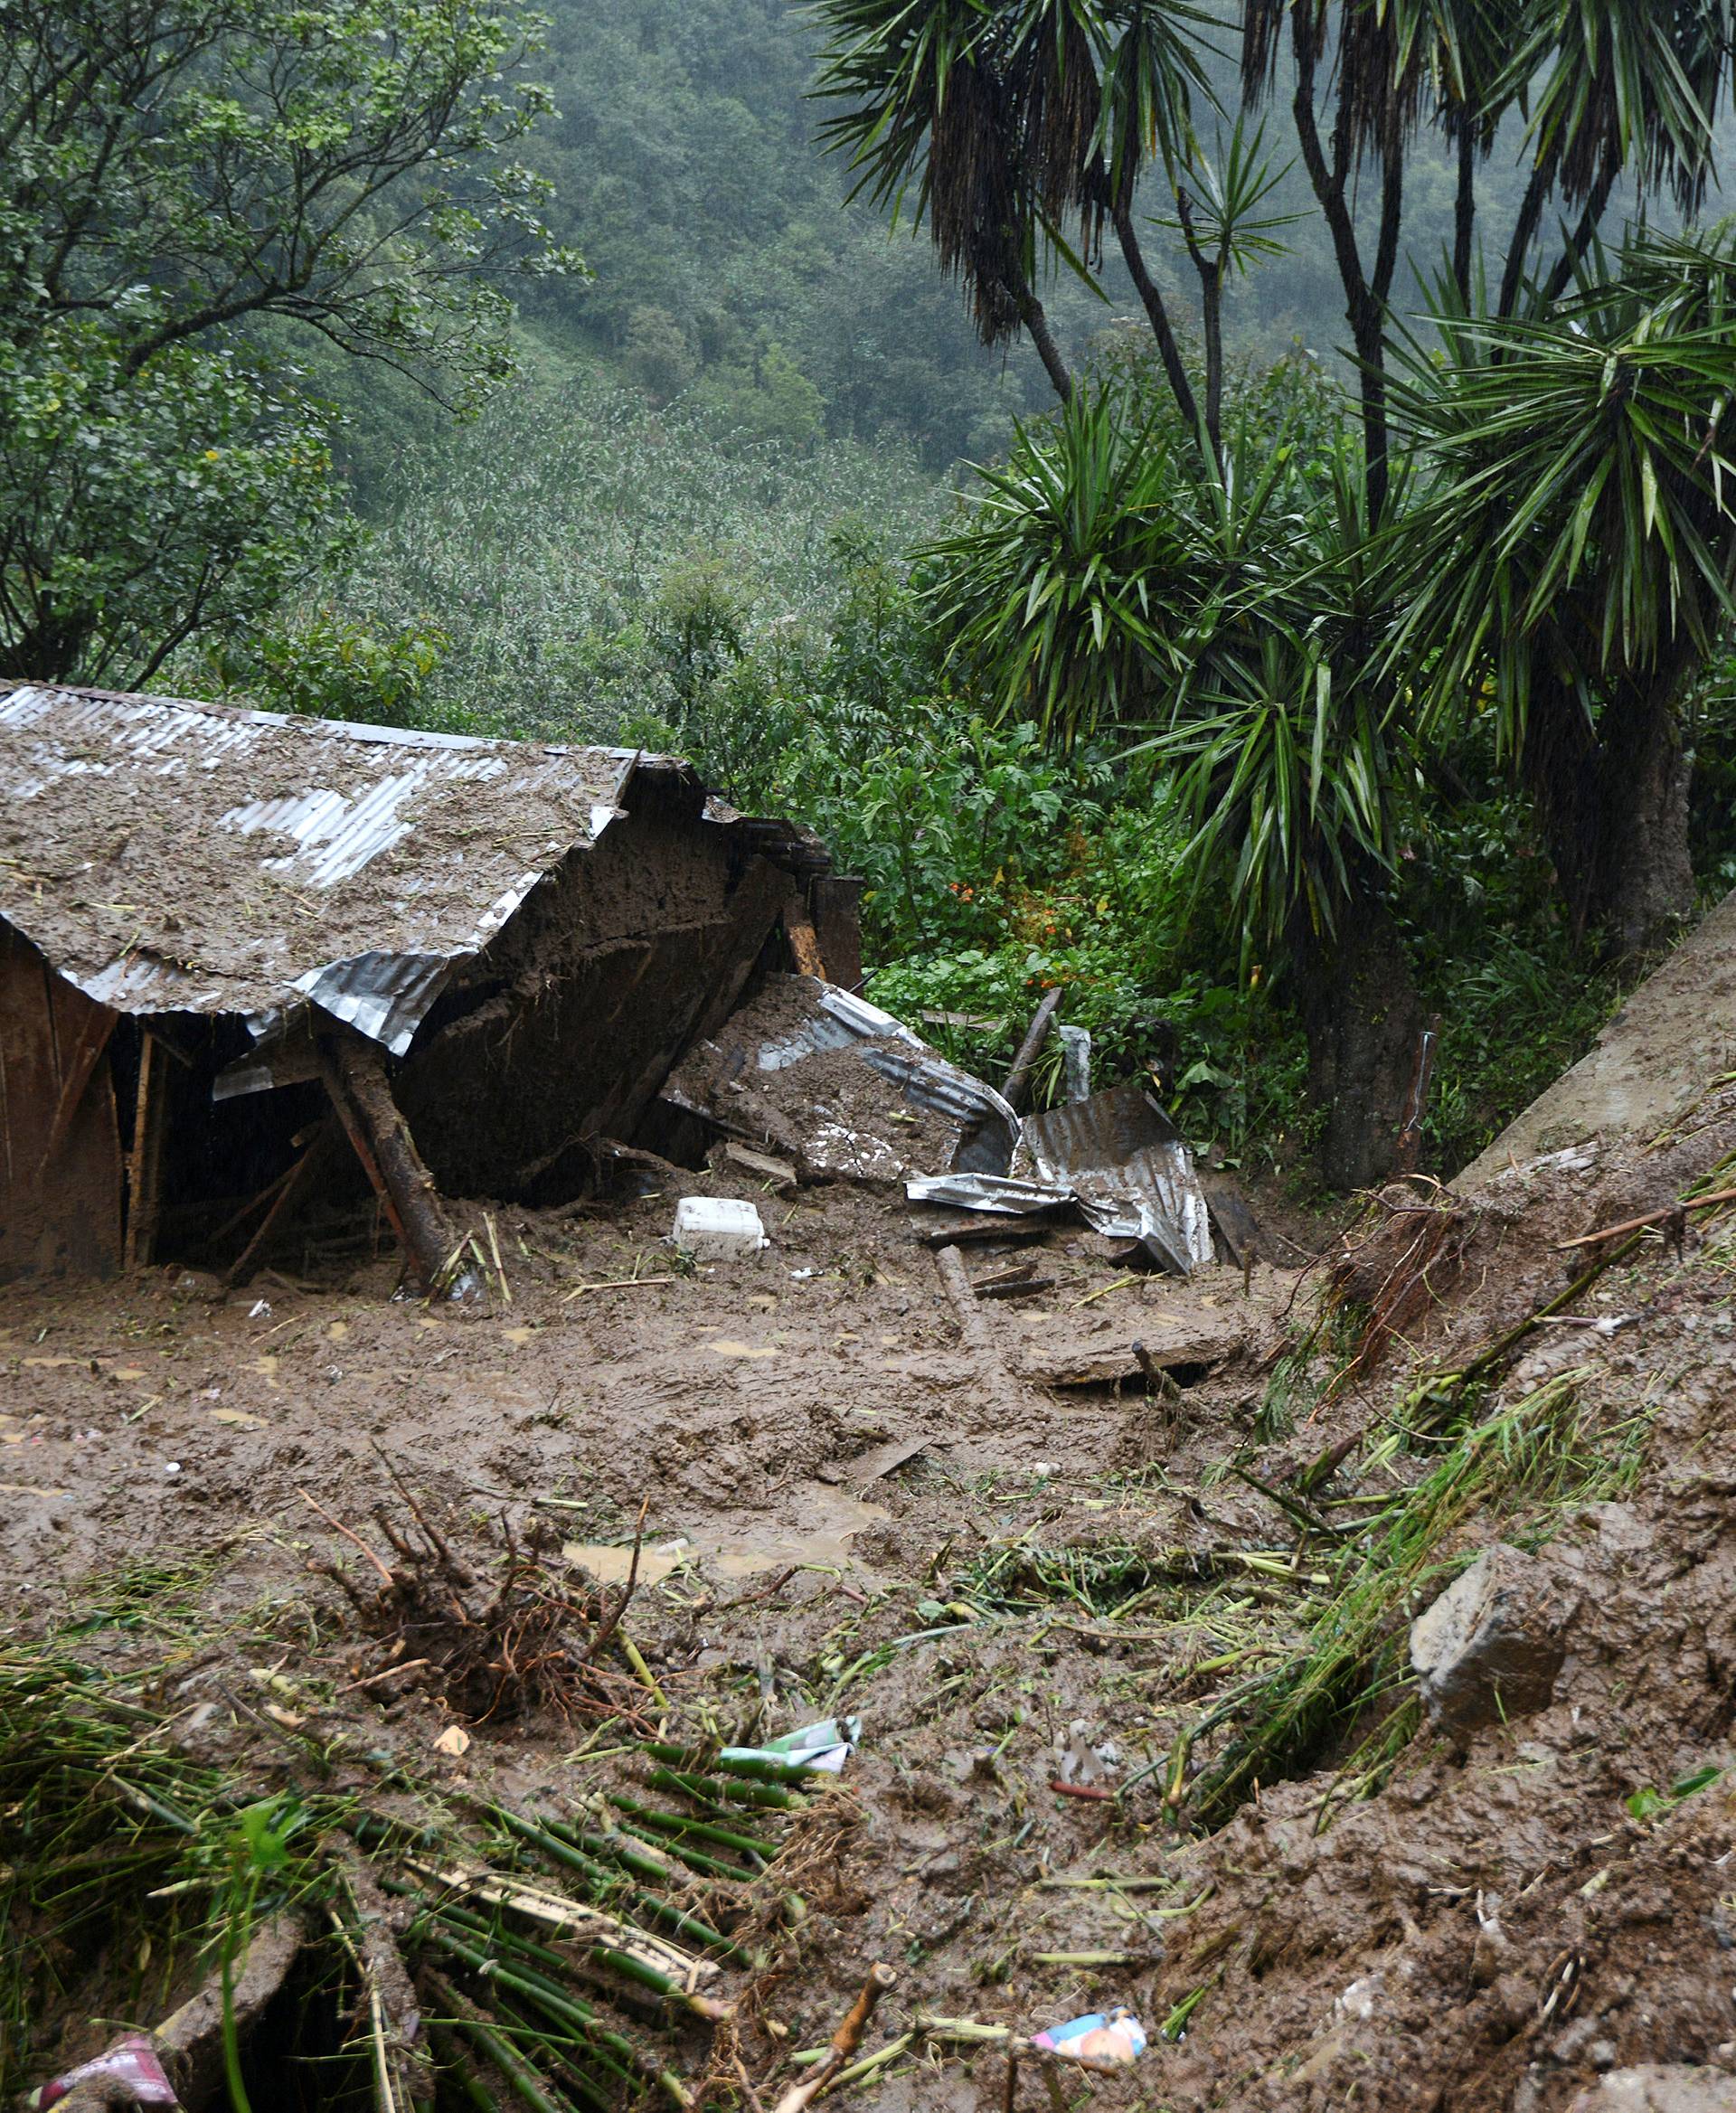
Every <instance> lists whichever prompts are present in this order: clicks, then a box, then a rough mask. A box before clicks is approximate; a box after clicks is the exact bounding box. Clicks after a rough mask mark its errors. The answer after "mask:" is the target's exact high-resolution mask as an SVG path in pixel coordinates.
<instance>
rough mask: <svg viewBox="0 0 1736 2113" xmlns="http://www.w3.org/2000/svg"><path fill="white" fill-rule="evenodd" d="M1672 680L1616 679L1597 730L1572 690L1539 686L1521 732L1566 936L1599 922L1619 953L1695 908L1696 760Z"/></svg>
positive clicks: (1664, 933) (1653, 939)
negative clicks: (1691, 819) (1545, 692)
mask: <svg viewBox="0 0 1736 2113" xmlns="http://www.w3.org/2000/svg"><path fill="white" fill-rule="evenodd" d="M1673 688H1674V685H1670V686H1669V688H1668V689H1666V690H1665V691H1663V692H1662V693H1660V691H1658V690H1653V691H1649V692H1647V691H1642V690H1637V689H1634V688H1624V689H1622V690H1621V691H1619V692H1618V693H1617V694H1616V696H1614V697H1613V698H1611V700H1610V701H1609V704H1608V705H1606V707H1605V709H1604V714H1603V719H1602V722H1601V724H1600V725H1599V726H1598V727H1597V728H1596V729H1595V730H1594V729H1593V728H1592V727H1591V725H1590V723H1589V722H1588V721H1587V719H1586V716H1585V712H1584V709H1583V707H1582V706H1581V705H1580V701H1579V699H1578V698H1577V697H1575V696H1573V695H1572V694H1571V693H1567V692H1561V693H1553V694H1552V695H1550V696H1549V697H1547V698H1546V699H1543V698H1540V699H1538V700H1537V701H1536V705H1535V707H1534V708H1533V718H1532V725H1531V728H1530V730H1529V733H1528V737H1527V740H1526V744H1525V781H1526V783H1527V784H1528V786H1529V787H1530V788H1531V791H1532V793H1533V797H1535V799H1536V801H1537V807H1538V815H1539V818H1540V820H1541V822H1542V825H1543V841H1544V843H1545V844H1547V845H1548V847H1549V854H1550V856H1551V858H1552V860H1553V861H1554V864H1555V873H1556V877H1557V879H1558V881H1559V882H1560V884H1561V893H1562V895H1563V897H1564V898H1565V900H1566V902H1567V909H1568V915H1569V918H1570V920H1571V925H1572V930H1573V936H1574V938H1575V939H1580V940H1582V939H1584V938H1585V937H1586V936H1587V934H1588V933H1591V932H1596V933H1598V934H1599V935H1600V939H1601V946H1602V950H1603V952H1604V953H1605V954H1606V955H1607V956H1609V957H1610V958H1613V959H1615V960H1631V959H1636V958H1638V957H1643V956H1645V955H1647V954H1653V953H1656V951H1657V950H1658V949H1659V948H1661V947H1663V946H1664V945H1665V944H1666V943H1667V942H1668V940H1669V939H1670V938H1671V936H1672V934H1673V933H1674V931H1675V928H1676V927H1677V926H1678V925H1679V924H1680V923H1681V921H1682V920H1683V919H1684V917H1686V916H1687V915H1688V914H1689V913H1690V912H1691V911H1692V910H1693V908H1694V865H1693V862H1692V860H1691V858H1690V856H1689V852H1688V786H1689V780H1690V778H1691V776H1692V763H1691V759H1689V757H1688V756H1687V755H1686V754H1685V752H1684V750H1683V747H1682V731H1681V725H1680V722H1679V721H1678V718H1677V715H1676V712H1675V706H1674V704H1673V703H1671V702H1669V696H1670V694H1671V692H1672V691H1673Z"/></svg>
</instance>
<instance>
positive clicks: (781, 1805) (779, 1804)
mask: <svg viewBox="0 0 1736 2113" xmlns="http://www.w3.org/2000/svg"><path fill="white" fill-rule="evenodd" d="M645 1779H646V1782H647V1783H649V1784H650V1786H651V1788H653V1789H654V1790H680V1791H683V1792H684V1794H685V1795H686V1796H687V1797H696V1798H698V1799H699V1801H700V1803H701V1804H702V1805H705V1806H710V1808H711V1809H712V1811H713V1812H714V1813H717V1814H719V1815H720V1816H722V1818H725V1819H727V1818H728V1817H729V1813H728V1810H727V1806H728V1805H731V1804H734V1805H760V1806H769V1807H770V1808H772V1809H773V1810H775V1811H778V1812H806V1811H807V1808H808V1806H809V1803H810V1802H811V1800H809V1799H808V1798H806V1797H797V1796H796V1794H795V1793H794V1792H793V1791H790V1790H786V1789H784V1788H782V1787H781V1785H779V1784H776V1783H750V1782H747V1781H745V1780H744V1781H741V1782H728V1783H725V1782H720V1781H719V1780H718V1778H716V1777H715V1776H695V1775H693V1774H690V1773H688V1772H687V1771H686V1770H684V1769H652V1770H651V1771H650V1773H649V1774H648V1775H647V1776H646V1778H645Z"/></svg>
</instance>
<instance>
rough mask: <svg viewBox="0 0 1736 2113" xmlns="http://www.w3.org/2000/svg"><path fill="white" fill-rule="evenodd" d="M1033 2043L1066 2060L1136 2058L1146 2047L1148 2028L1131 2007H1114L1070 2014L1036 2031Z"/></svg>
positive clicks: (1124, 2059)
mask: <svg viewBox="0 0 1736 2113" xmlns="http://www.w3.org/2000/svg"><path fill="white" fill-rule="evenodd" d="M1031 2044H1032V2045H1033V2047H1042V2048H1044V2049H1046V2050H1047V2052H1049V2053H1051V2054H1056V2055H1059V2056H1060V2057H1061V2060H1062V2061H1137V2059H1138V2057H1139V2056H1140V2055H1141V2054H1143V2053H1144V2052H1145V2051H1146V2028H1145V2027H1144V2026H1143V2025H1142V2024H1141V2023H1139V2021H1138V2019H1137V2017H1135V2016H1134V2014H1133V2013H1132V2012H1131V2011H1130V2010H1112V2011H1110V2012H1109V2014H1107V2015H1105V2014H1104V2013H1103V2012H1101V2011H1092V2012H1091V2013H1090V2015H1089V2016H1086V2017H1082V2018H1069V2019H1068V2021H1067V2023H1065V2024H1064V2025H1051V2026H1050V2027H1049V2029H1048V2031H1047V2032H1043V2033H1033V2035H1032V2040H1031Z"/></svg>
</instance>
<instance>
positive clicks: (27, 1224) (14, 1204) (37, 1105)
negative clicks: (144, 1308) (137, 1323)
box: [0, 925, 121, 1283]
mask: <svg viewBox="0 0 1736 2113" xmlns="http://www.w3.org/2000/svg"><path fill="white" fill-rule="evenodd" d="M113 1024H114V1015H113V1014H111V1013H107V1012H105V1011H104V1010H103V1008H102V1007H100V1006H99V1005H93V1004H92V1003H91V1002H90V999H89V998H87V997H84V996H83V995H81V994H80V992H78V991H75V990H74V989H72V988H71V986H70V985H68V984H65V983H62V982H61V979H60V978H59V977H58V976H54V975H53V974H52V971H51V970H50V969H49V967H48V966H47V964H46V963H45V962H44V961H43V959H42V956H41V955H40V954H39V953H38V952H37V951H36V949H35V948H33V947H32V946H30V945H28V944H27V943H26V942H25V941H24V940H23V939H19V938H18V937H17V935H16V934H15V933H13V932H10V931H8V930H6V929H5V926H4V925H0V1283H4V1282H8V1281H10V1280H11V1279H12V1278H15V1277H21V1276H25V1275H30V1274H34V1273H37V1272H42V1273H47V1274H53V1273H56V1272H58V1271H61V1270H72V1271H75V1272H76V1273H78V1274H79V1275H81V1276H109V1275H110V1274H112V1273H113V1271H114V1270H116V1269H118V1268H119V1266H120V1258H121V1207H120V1198H121V1155H120V1137H119V1130H118V1123H117V1120H116V1115H115V1096H114V1089H113V1086H112V1084H111V1081H110V1078H109V1054H108V1042H109V1030H110V1029H111V1028H112V1026H113Z"/></svg>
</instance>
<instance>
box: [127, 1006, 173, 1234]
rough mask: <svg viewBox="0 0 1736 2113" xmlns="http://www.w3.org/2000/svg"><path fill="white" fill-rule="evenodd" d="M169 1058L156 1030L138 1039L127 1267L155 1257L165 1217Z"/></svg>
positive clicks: (129, 1163)
mask: <svg viewBox="0 0 1736 2113" xmlns="http://www.w3.org/2000/svg"><path fill="white" fill-rule="evenodd" d="M167 1073H168V1057H167V1053H166V1052H165V1050H164V1049H163V1048H162V1047H161V1046H160V1044H159V1043H158V1042H157V1039H156V1035H154V1034H152V1033H148V1032H146V1033H143V1034H141V1035H140V1037H139V1043H138V1091H137V1095H136V1097H135V1099H134V1101H133V1148H132V1150H131V1152H129V1153H128V1154H127V1250H126V1254H125V1257H124V1259H125V1262H126V1266H127V1269H148V1268H149V1266H150V1264H151V1262H152V1261H153V1260H154V1259H156V1231H157V1226H158V1224H159V1223H160V1222H161V1220H162V1216H163V1140H164V1137H165V1132H166V1129H167V1127H168V1091H169V1081H168V1076H167Z"/></svg>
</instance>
